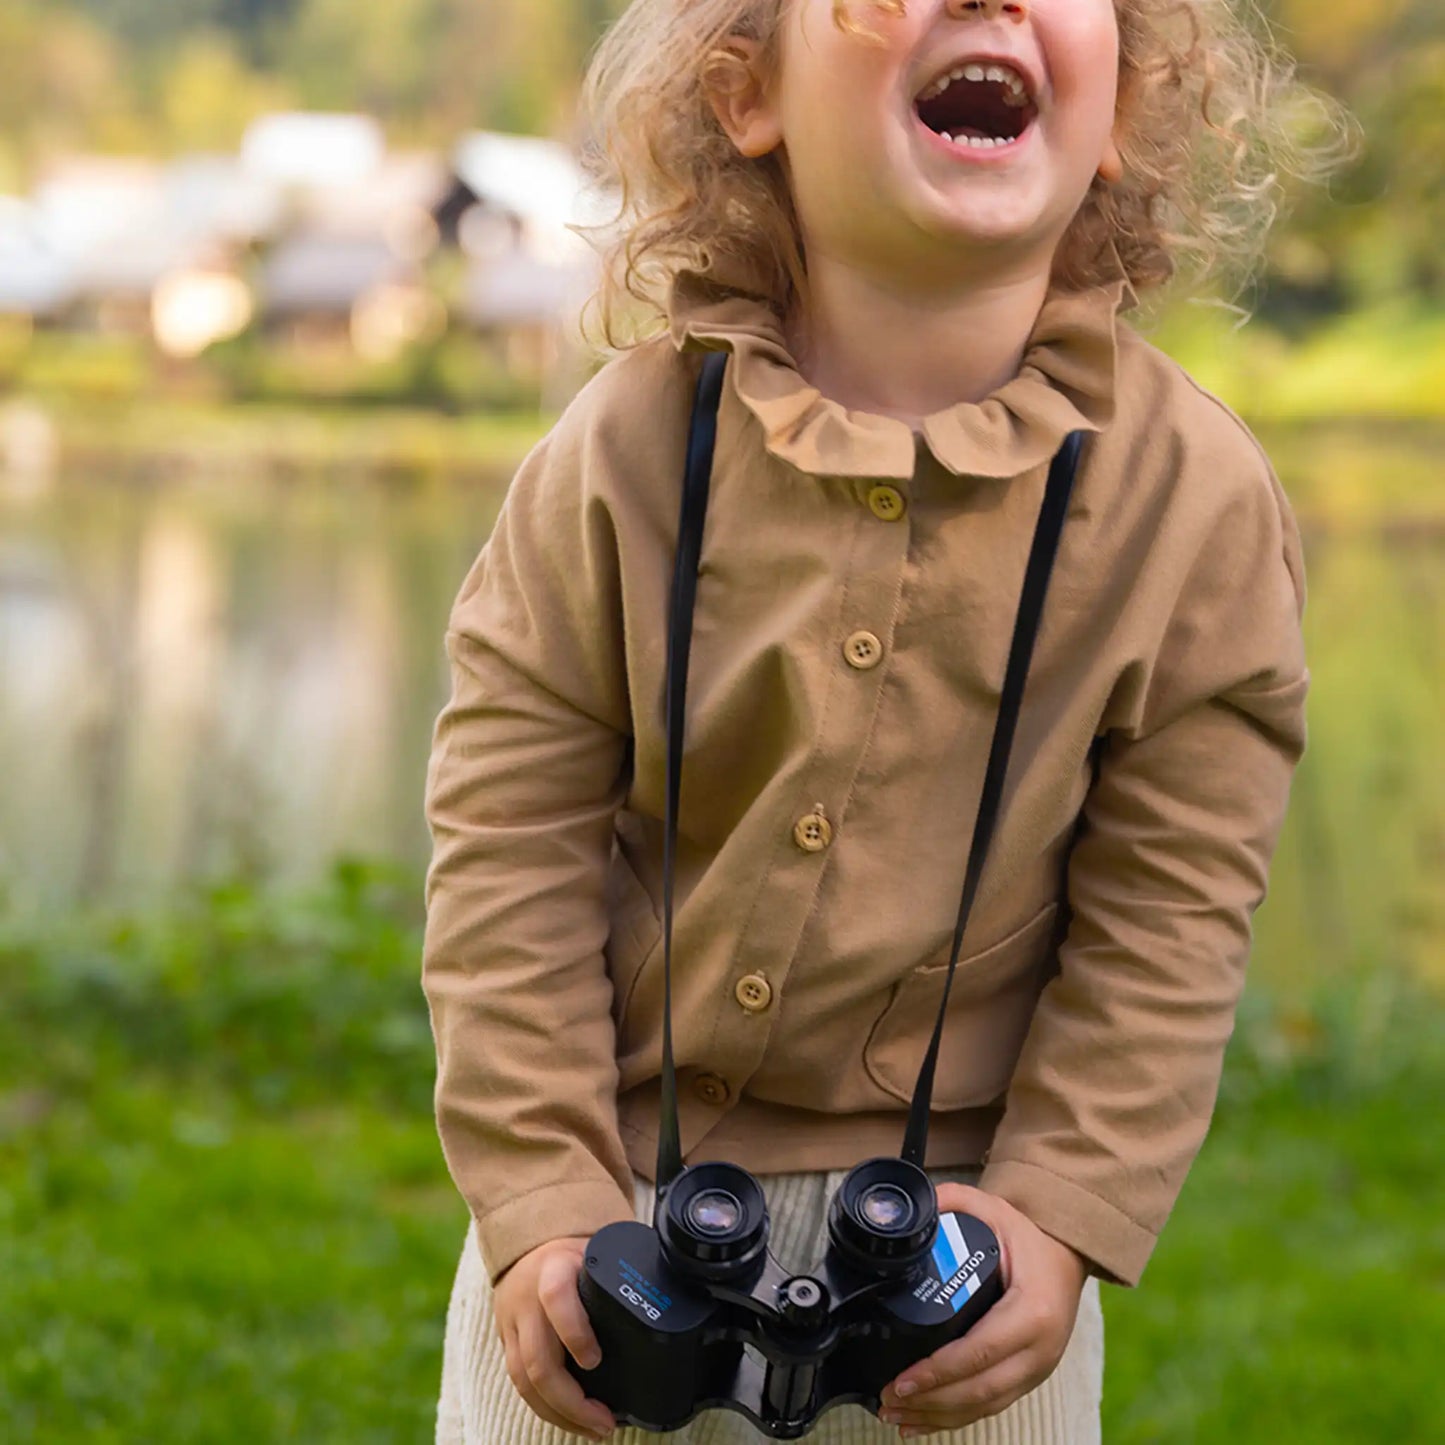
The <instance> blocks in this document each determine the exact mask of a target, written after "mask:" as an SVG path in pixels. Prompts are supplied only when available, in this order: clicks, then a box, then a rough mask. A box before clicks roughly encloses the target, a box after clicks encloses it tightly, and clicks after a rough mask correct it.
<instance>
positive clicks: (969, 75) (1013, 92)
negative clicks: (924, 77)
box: [918, 62, 1029, 106]
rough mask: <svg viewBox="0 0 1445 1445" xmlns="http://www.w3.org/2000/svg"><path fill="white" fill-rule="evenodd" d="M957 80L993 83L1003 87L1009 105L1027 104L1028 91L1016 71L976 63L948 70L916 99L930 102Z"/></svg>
mask: <svg viewBox="0 0 1445 1445" xmlns="http://www.w3.org/2000/svg"><path fill="white" fill-rule="evenodd" d="M959 80H971V81H973V82H975V83H977V82H979V81H983V80H991V81H994V82H995V83H996V84H999V85H1002V86H1004V87H1005V89H1006V90H1007V92H1008V94H1007V96H1006V97H1005V99H1006V100H1007V101H1008V103H1009V104H1010V105H1018V106H1022V105H1027V104H1028V98H1029V94H1028V89H1027V87H1026V86H1025V85H1024V82H1023V78H1022V77H1021V76H1020V75H1019V74H1018V72H1017V71H1015V70H1011V69H1010V68H1009V67H1008V66H1004V65H981V64H978V63H976V62H971V63H970V64H968V65H961V66H959V67H958V68H957V69H955V70H950V71H949V72H948V74H947V75H940V76H939V77H938V79H937V80H935V81H934V82H933V84H932V85H930V86H928V87H927V89H925V90H924V91H923V92H922V93H921V94H920V95H919V97H918V99H919V100H920V101H923V100H932V99H933V97H934V96H936V95H942V94H943V92H944V91H945V90H947V89H948V87H949V86H950V85H952V84H953V83H954V82H955V81H959Z"/></svg>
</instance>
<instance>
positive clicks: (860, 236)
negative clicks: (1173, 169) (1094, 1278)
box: [719, 0, 1119, 288]
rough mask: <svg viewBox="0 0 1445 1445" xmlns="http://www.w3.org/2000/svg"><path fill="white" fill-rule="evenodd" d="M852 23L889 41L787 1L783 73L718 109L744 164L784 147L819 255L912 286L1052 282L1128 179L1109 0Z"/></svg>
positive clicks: (992, 6)
mask: <svg viewBox="0 0 1445 1445" xmlns="http://www.w3.org/2000/svg"><path fill="white" fill-rule="evenodd" d="M855 14H856V15H857V18H858V19H859V20H861V21H862V22H863V23H864V24H865V25H867V26H868V27H869V28H870V29H872V30H874V31H875V32H876V33H877V34H878V36H879V37H880V40H881V42H882V43H880V44H870V43H868V42H867V41H866V40H863V39H859V38H856V37H853V36H850V35H847V34H846V33H844V32H842V31H840V30H839V29H838V28H837V26H836V25H835V24H834V20H833V4H832V0H790V9H789V13H788V15H787V17H786V22H785V30H784V35H783V42H782V58H781V64H780V71H779V73H778V74H777V75H776V76H774V77H773V80H772V84H771V85H769V86H767V87H766V89H764V88H761V87H760V88H758V90H757V91H756V93H755V94H753V95H752V96H751V99H750V100H749V98H748V97H743V98H742V99H741V100H740V101H738V102H735V103H734V105H733V106H732V108H731V109H730V110H728V111H726V112H724V111H720V112H719V116H720V119H722V120H723V124H724V125H725V126H727V128H728V130H729V132H730V133H731V134H732V137H733V139H734V141H735V142H736V143H737V144H738V146H739V148H740V149H741V150H743V152H744V153H745V154H749V155H764V154H767V153H769V152H770V151H772V150H774V149H776V148H778V147H780V146H781V148H782V155H783V158H784V164H785V167H786V169H787V172H788V175H789V178H790V181H791V185H792V192H793V199H794V204H795V206H796V208H797V211H798V216H799V221H800V223H801V226H802V229H803V234H804V242H805V247H806V249H807V251H808V253H809V255H810V257H811V256H813V255H815V254H817V253H818V252H819V251H821V252H824V253H827V254H829V255H830V256H831V257H832V258H834V259H835V260H837V261H839V262H842V263H844V264H848V265H852V266H857V267H859V268H862V269H866V270H867V271H869V272H870V273H871V274H874V275H875V276H879V277H880V278H887V279H891V280H893V281H895V282H896V283H897V284H899V285H901V286H904V287H911V286H918V287H932V288H937V287H939V286H940V285H944V286H947V285H948V284H950V283H955V284H959V285H967V284H969V282H970V281H977V279H978V278H979V276H980V274H981V273H988V274H992V275H998V276H1004V275H1012V274H1016V273H1022V272H1026V271H1027V272H1033V271H1036V270H1038V269H1040V268H1042V269H1044V270H1047V268H1048V267H1049V266H1051V265H1052V261H1053V255H1054V251H1055V250H1056V249H1057V246H1058V243H1059V241H1060V240H1061V239H1062V237H1063V235H1064V232H1065V231H1066V230H1067V229H1068V226H1069V223H1070V222H1071V221H1072V219H1073V217H1074V215H1075V213H1076V212H1077V210H1078V208H1079V206H1080V204H1081V203H1082V201H1083V200H1084V197H1085V195H1086V194H1087V192H1088V190H1089V186H1090V183H1091V182H1092V180H1093V178H1094V176H1095V174H1096V173H1097V172H1099V171H1100V170H1101V169H1102V170H1103V171H1104V173H1105V174H1106V175H1110V176H1113V175H1116V174H1117V171H1118V157H1117V152H1116V151H1115V150H1114V147H1113V141H1112V138H1111V137H1112V131H1113V126H1114V115H1115V103H1116V99H1117V86H1118V67H1119V33H1118V25H1117V22H1116V19H1115V14H1114V4H1113V0H1026V3H1019V4H1004V3H1001V0H982V3H974V4H969V3H966V0H909V3H908V6H907V14H906V16H901V17H894V16H891V15H888V14H886V13H884V12H881V11H875V10H872V9H870V8H868V7H866V6H859V7H858V8H857V9H856V10H855ZM959 69H963V71H964V75H963V78H962V81H961V83H955V84H954V85H952V86H951V87H950V88H949V89H948V91H947V92H945V93H943V94H941V95H938V96H933V97H930V96H929V95H928V89H929V87H930V83H931V82H933V81H935V80H936V79H937V78H939V77H940V76H943V75H946V74H948V73H949V72H952V71H956V70H959ZM920 96H922V97H924V98H923V99H922V100H920ZM920 107H921V109H920ZM928 122H931V123H932V124H931V126H930V124H929V123H928ZM939 131H948V132H950V133H951V134H953V135H954V136H955V137H956V138H955V139H954V140H948V139H946V138H945V137H944V136H943V135H941V134H939V133H937V132H939ZM960 135H961V136H963V137H964V139H963V140H960V139H958V138H957V137H959V136H960Z"/></svg>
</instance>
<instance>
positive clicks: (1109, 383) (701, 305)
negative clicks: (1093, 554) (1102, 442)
mask: <svg viewBox="0 0 1445 1445" xmlns="http://www.w3.org/2000/svg"><path fill="white" fill-rule="evenodd" d="M737 274H738V278H739V279H735V280H731V281H730V280H729V279H728V277H727V274H726V273H725V272H723V273H719V272H714V273H712V274H709V275H704V274H702V273H699V272H696V271H688V270H684V271H681V272H679V273H678V274H677V276H676V277H674V279H673V283H672V288H671V291H670V295H669V301H668V318H669V328H668V329H669V333H670V335H671V337H672V340H673V343H674V344H675V345H676V347H677V349H678V350H679V351H716V350H718V349H720V347H722V348H727V349H730V350H731V351H732V353H733V357H734V363H733V364H732V365H731V366H729V368H728V370H729V372H730V374H731V377H732V385H733V387H734V388H735V390H736V392H737V395H738V397H739V399H740V400H741V401H742V402H743V404H744V405H745V406H746V407H747V408H748V410H749V411H750V412H752V414H753V415H754V416H755V417H757V419H758V421H759V423H760V424H761V425H762V428H763V444H764V446H765V447H766V448H767V450H768V451H769V452H770V453H772V455H773V456H775V457H778V458H779V459H780V460H782V461H784V462H787V463H789V464H790V465H792V466H794V467H796V468H798V470H799V471H803V472H808V473H810V474H812V475H815V476H841V477H890V478H903V479H906V478H909V477H911V476H912V475H913V473H914V468H915V465H916V459H917V458H916V448H917V442H916V435H915V430H914V428H912V427H910V426H909V425H908V423H907V422H904V421H901V420H899V419H898V418H896V417H888V416H881V415H878V414H875V413H871V412H862V411H850V410H848V409H847V408H846V407H844V406H843V405H842V404H841V403H839V402H835V401H833V400H831V399H830V398H828V397H826V396H824V395H823V394H822V393H821V392H820V391H818V389H817V388H816V387H814V386H813V385H811V384H810V383H809V382H808V381H807V379H806V378H805V377H804V376H803V375H802V373H801V372H800V371H799V370H798V368H797V364H796V362H795V361H794V360H793V357H792V355H791V354H790V352H789V349H788V344H787V340H786V337H785V333H784V328H783V320H782V317H781V316H780V315H779V313H778V312H777V310H776V309H775V307H774V305H773V303H772V302H770V301H769V300H768V299H766V298H765V297H763V296H760V295H757V294H755V293H754V292H753V291H751V290H749V289H748V288H747V282H746V279H745V273H743V272H739V273H737ZM1132 300H1133V293H1132V292H1131V291H1130V289H1129V287H1128V284H1127V283H1126V282H1125V281H1123V280H1119V281H1115V282H1113V283H1111V284H1109V285H1106V286H1099V287H1095V288H1093V289H1091V290H1087V291H1064V290H1061V289H1057V288H1056V289H1055V290H1053V291H1051V292H1050V293H1049V295H1048V297H1047V298H1046V300H1045V302H1044V306H1043V309H1042V310H1041V311H1040V313H1039V317H1038V321H1037V322H1036V323H1035V325H1034V330H1033V333H1032V335H1031V336H1030V338H1029V343H1028V347H1027V349H1026V351H1025V353H1024V358H1023V362H1022V364H1021V366H1020V368H1019V373H1018V375H1017V376H1016V377H1014V379H1013V380H1012V381H1010V382H1007V383H1006V384H1005V385H1004V386H1002V387H1000V388H999V390H998V391H996V392H994V393H993V395H992V396H989V397H987V398H985V399H984V400H983V401H981V402H960V403H959V404H957V405H955V406H950V407H945V408H944V409H943V410H942V411H937V412H934V413H933V414H932V415H930V416H927V417H925V418H924V419H923V421H922V422H921V423H920V426H919V428H918V430H919V431H921V433H922V435H923V438H924V440H925V441H926V442H927V444H928V447H929V449H930V450H931V451H932V453H933V455H934V456H935V457H937V458H938V460H939V462H941V463H942V464H943V466H945V467H946V468H947V469H948V470H949V471H950V472H953V473H955V474H957V475H959V476H976V477H1015V476H1019V475H1021V474H1023V473H1024V472H1027V471H1030V470H1032V469H1033V468H1035V467H1037V466H1039V465H1041V464H1042V463H1044V462H1046V461H1047V460H1048V459H1049V458H1050V457H1052V456H1053V455H1054V453H1055V452H1056V451H1057V450H1058V449H1059V446H1060V444H1061V443H1062V442H1063V439H1064V437H1065V436H1066V435H1067V434H1068V433H1069V432H1071V431H1077V430H1083V431H1090V432H1098V431H1102V430H1103V429H1104V428H1105V427H1106V426H1107V425H1108V424H1109V422H1110V421H1111V420H1112V418H1113V415H1114V382H1115V362H1116V355H1117V346H1118V312H1119V310H1120V308H1121V306H1122V305H1124V304H1126V302H1131V301H1132Z"/></svg>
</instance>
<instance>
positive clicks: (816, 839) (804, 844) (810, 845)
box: [793, 812, 833, 853]
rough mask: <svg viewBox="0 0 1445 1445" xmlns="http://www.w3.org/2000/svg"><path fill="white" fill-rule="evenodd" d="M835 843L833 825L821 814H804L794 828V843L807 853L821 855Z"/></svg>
mask: <svg viewBox="0 0 1445 1445" xmlns="http://www.w3.org/2000/svg"><path fill="white" fill-rule="evenodd" d="M832 841H833V825H832V824H831V823H830V822H829V821H828V820H827V819H826V818H825V817H824V816H823V814H822V813H821V812H813V813H807V814H804V816H803V817H801V818H799V819H798V821H797V823H796V824H794V826H793V842H795V843H796V844H797V845H798V847H800V848H801V849H802V850H803V852H805V853H821V852H822V851H823V849H824V848H826V847H827V846H828V844H829V843H831V842H832Z"/></svg>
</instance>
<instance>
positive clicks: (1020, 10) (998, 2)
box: [947, 0, 1028, 23]
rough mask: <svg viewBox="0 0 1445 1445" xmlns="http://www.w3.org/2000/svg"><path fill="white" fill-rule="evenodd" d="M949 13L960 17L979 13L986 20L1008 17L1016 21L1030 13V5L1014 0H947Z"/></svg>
mask: <svg viewBox="0 0 1445 1445" xmlns="http://www.w3.org/2000/svg"><path fill="white" fill-rule="evenodd" d="M947 6H948V13H949V14H950V15H956V16H958V17H959V18H960V19H962V18H963V17H965V16H968V15H978V16H981V17H982V18H984V19H986V20H998V19H1000V18H1006V19H1009V20H1012V21H1014V22H1015V23H1017V22H1019V21H1021V20H1022V19H1023V18H1024V16H1025V15H1027V14H1028V6H1027V5H1024V4H1018V3H1013V0H947Z"/></svg>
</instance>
